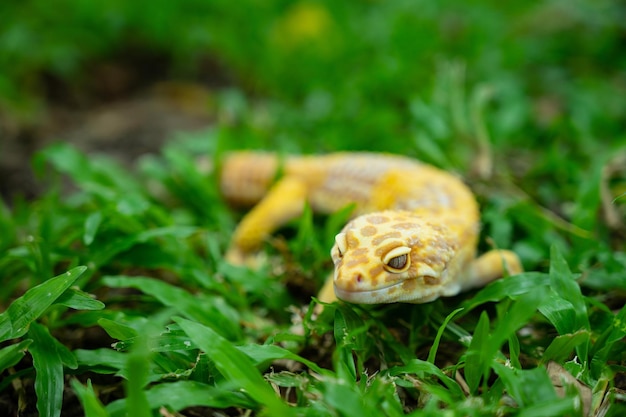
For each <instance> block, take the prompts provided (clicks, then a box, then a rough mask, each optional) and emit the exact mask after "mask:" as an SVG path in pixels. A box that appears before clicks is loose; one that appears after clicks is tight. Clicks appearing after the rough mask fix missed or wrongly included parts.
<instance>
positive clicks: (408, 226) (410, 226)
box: [391, 222, 420, 230]
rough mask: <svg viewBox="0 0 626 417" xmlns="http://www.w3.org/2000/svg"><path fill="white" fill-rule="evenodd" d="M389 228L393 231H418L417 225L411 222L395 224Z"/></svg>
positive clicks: (418, 226)
mask: <svg viewBox="0 0 626 417" xmlns="http://www.w3.org/2000/svg"><path fill="white" fill-rule="evenodd" d="M391 227H392V228H394V229H398V230H410V229H419V228H420V225H419V224H417V223H412V222H402V223H396V224H394V225H393V226H391Z"/></svg>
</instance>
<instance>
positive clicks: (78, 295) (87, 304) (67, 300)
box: [56, 288, 105, 310]
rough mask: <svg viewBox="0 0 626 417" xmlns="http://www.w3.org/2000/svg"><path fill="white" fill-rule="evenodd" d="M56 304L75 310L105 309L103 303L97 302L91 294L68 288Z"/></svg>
mask: <svg viewBox="0 0 626 417" xmlns="http://www.w3.org/2000/svg"><path fill="white" fill-rule="evenodd" d="M56 304H61V305H63V306H65V307H69V308H72V309H74V310H102V309H103V308H104V307H105V306H104V303H103V302H102V301H98V300H96V299H95V298H94V297H93V296H91V295H90V294H87V293H86V292H84V291H81V290H79V289H77V288H68V289H67V290H66V291H65V292H64V293H63V294H61V295H60V296H59V298H57V300H56Z"/></svg>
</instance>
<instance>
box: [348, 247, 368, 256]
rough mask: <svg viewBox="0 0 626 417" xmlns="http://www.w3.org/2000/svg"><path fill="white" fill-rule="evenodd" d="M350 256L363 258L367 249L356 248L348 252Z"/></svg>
mask: <svg viewBox="0 0 626 417" xmlns="http://www.w3.org/2000/svg"><path fill="white" fill-rule="evenodd" d="M350 254H351V255H352V256H363V255H366V254H367V248H356V249H353V250H352V251H350Z"/></svg>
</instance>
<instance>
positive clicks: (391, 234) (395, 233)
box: [372, 232, 402, 246]
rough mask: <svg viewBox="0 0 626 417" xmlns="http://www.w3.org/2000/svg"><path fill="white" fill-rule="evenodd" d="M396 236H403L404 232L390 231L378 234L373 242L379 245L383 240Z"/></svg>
mask: <svg viewBox="0 0 626 417" xmlns="http://www.w3.org/2000/svg"><path fill="white" fill-rule="evenodd" d="M396 237H402V233H400V232H389V233H385V234H383V235H380V236H376V237H375V238H374V239H372V244H373V245H374V246H378V245H380V244H381V242H382V241H383V240H387V239H391V238H396Z"/></svg>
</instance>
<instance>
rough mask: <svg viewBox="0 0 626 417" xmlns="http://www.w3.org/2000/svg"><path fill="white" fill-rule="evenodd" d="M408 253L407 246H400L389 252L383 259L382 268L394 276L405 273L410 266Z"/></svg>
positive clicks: (409, 250)
mask: <svg viewBox="0 0 626 417" xmlns="http://www.w3.org/2000/svg"><path fill="white" fill-rule="evenodd" d="M410 253H411V248H409V247H408V246H400V247H398V248H394V249H392V250H390V251H389V252H387V254H386V255H385V256H384V257H383V266H384V268H385V269H386V270H387V271H389V272H393V273H396V274H397V273H400V272H404V271H406V270H407V269H409V267H410V266H411V258H410V256H409V254H410Z"/></svg>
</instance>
